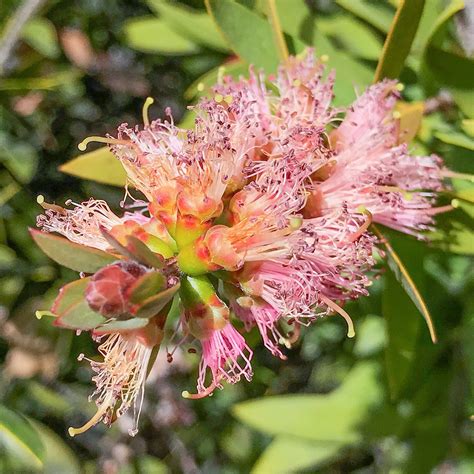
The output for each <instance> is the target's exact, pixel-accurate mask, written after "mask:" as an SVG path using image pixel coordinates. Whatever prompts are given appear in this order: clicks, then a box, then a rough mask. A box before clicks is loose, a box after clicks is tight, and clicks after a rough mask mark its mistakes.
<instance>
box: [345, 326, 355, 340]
mask: <svg viewBox="0 0 474 474" xmlns="http://www.w3.org/2000/svg"><path fill="white" fill-rule="evenodd" d="M355 335H356V333H355V331H354V328H349V330H348V331H347V337H348V338H349V339H352V338H353V337H354V336H355Z"/></svg>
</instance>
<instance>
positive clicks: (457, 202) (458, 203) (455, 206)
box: [451, 199, 460, 209]
mask: <svg viewBox="0 0 474 474" xmlns="http://www.w3.org/2000/svg"><path fill="white" fill-rule="evenodd" d="M459 205H460V202H459V199H453V200H452V201H451V206H453V207H454V209H457V208H458V207H459Z"/></svg>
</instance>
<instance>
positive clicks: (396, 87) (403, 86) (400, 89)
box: [395, 82, 405, 92]
mask: <svg viewBox="0 0 474 474" xmlns="http://www.w3.org/2000/svg"><path fill="white" fill-rule="evenodd" d="M395 89H397V91H399V92H402V91H403V90H404V89H405V84H403V83H401V82H399V83H398V84H397V85H396V86H395Z"/></svg>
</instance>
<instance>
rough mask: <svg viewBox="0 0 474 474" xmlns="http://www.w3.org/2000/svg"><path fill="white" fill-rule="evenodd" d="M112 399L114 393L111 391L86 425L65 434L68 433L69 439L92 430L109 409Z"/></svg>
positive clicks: (69, 430) (71, 429)
mask: <svg viewBox="0 0 474 474" xmlns="http://www.w3.org/2000/svg"><path fill="white" fill-rule="evenodd" d="M113 398H114V392H113V390H111V391H110V393H109V394H108V395H107V397H106V398H105V399H104V401H103V402H102V404H101V405H100V407H99V408H98V410H97V413H96V414H95V415H94V416H93V417H92V418H91V419H90V420H89V421H88V422H87V423H85V424H84V425H82V426H81V427H79V428H72V427H70V428H69V429H68V430H67V432H68V433H69V436H70V437H71V438H74V436H76V435H78V434H82V433H84V432H86V431H87V430H88V429H90V428H92V427H93V426H95V425H96V424H97V423H99V421H100V420H101V419H102V417H103V416H104V415H105V414H106V412H107V410H108V409H109V408H110V402H111V401H112V399H113Z"/></svg>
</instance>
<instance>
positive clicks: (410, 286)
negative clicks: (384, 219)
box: [372, 225, 437, 342]
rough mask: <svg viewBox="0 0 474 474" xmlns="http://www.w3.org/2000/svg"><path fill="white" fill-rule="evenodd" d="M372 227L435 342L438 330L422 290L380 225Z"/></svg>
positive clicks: (397, 277) (389, 263)
mask: <svg viewBox="0 0 474 474" xmlns="http://www.w3.org/2000/svg"><path fill="white" fill-rule="evenodd" d="M372 228H373V230H374V232H375V234H376V235H377V236H378V237H379V239H380V241H381V243H382V244H383V245H384V247H385V250H386V258H387V263H388V266H389V268H390V270H392V272H393V274H394V276H395V278H396V279H397V281H398V282H399V283H400V284H401V285H402V287H403V289H404V290H405V291H406V293H407V295H408V296H409V297H410V298H411V300H412V301H413V303H414V304H415V306H416V307H417V308H418V311H419V312H420V313H421V315H422V316H423V318H424V319H425V321H426V324H427V326H428V329H429V331H430V336H431V340H432V341H433V342H436V341H437V338H436V331H435V328H434V325H433V321H432V319H431V315H430V313H429V311H428V308H427V306H426V303H425V301H424V300H423V298H422V296H421V294H420V292H419V291H418V289H417V287H416V285H415V282H414V281H413V279H412V278H411V276H410V274H409V273H408V270H407V269H406V267H405V265H404V264H403V262H402V261H401V260H400V257H399V256H398V254H397V253H396V252H395V250H394V248H393V247H392V245H391V244H390V242H389V241H388V239H387V237H386V236H384V235H383V234H382V232H381V231H380V230H379V229H378V227H376V226H375V225H372Z"/></svg>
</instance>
